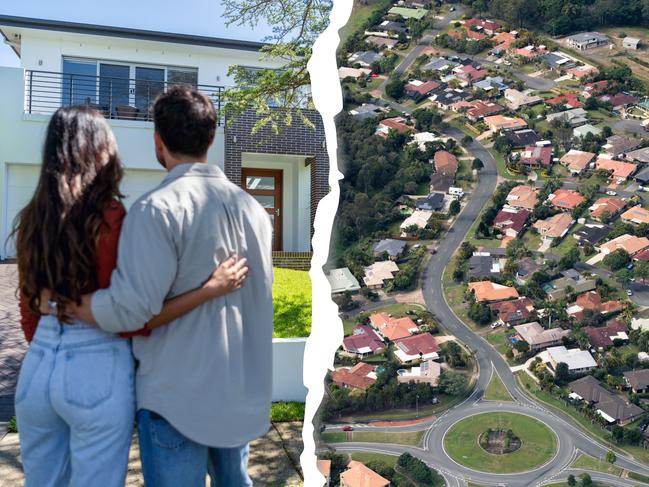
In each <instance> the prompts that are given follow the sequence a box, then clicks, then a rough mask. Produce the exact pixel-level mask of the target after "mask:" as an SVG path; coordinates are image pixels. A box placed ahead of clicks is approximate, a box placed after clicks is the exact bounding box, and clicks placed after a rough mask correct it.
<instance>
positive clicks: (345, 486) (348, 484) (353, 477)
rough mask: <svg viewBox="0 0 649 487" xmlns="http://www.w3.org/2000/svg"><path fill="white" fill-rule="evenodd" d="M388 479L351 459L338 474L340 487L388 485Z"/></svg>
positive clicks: (385, 486)
mask: <svg viewBox="0 0 649 487" xmlns="http://www.w3.org/2000/svg"><path fill="white" fill-rule="evenodd" d="M389 486H390V481H389V480H388V479H386V478H384V477H381V476H380V475H379V474H378V473H376V472H375V471H374V470H372V469H371V468H369V467H366V466H365V465H364V464H362V463H361V462H357V461H356V460H352V461H351V462H349V464H347V470H345V471H344V472H343V473H341V474H340V487H389Z"/></svg>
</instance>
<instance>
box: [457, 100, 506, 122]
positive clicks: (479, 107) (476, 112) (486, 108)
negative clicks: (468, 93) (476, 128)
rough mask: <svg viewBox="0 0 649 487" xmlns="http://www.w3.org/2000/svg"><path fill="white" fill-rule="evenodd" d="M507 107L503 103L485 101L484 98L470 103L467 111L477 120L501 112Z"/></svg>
mask: <svg viewBox="0 0 649 487" xmlns="http://www.w3.org/2000/svg"><path fill="white" fill-rule="evenodd" d="M504 109H505V107H503V106H502V105H499V104H498V103H493V102H484V101H482V100H477V101H474V102H471V103H469V107H468V110H467V111H466V113H467V115H468V116H469V117H472V118H474V119H476V120H480V119H481V118H484V117H486V116H489V115H494V114H496V113H500V112H502V111H503V110H504Z"/></svg>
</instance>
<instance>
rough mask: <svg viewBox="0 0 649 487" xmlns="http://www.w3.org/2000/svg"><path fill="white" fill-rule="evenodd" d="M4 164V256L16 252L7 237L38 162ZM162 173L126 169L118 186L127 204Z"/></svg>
mask: <svg viewBox="0 0 649 487" xmlns="http://www.w3.org/2000/svg"><path fill="white" fill-rule="evenodd" d="M7 168H8V170H7V181H6V191H5V192H4V195H5V209H6V213H5V215H6V217H7V218H5V221H4V228H3V229H2V244H1V245H0V250H1V252H0V256H1V257H3V258H7V257H14V256H15V249H14V245H13V242H11V241H7V237H8V236H9V233H10V232H11V227H12V225H13V221H14V219H15V218H16V215H17V214H18V212H19V211H20V210H21V209H22V208H23V207H24V206H25V205H26V204H27V203H28V202H29V200H30V199H31V197H32V194H33V193H34V189H36V184H37V183H38V176H39V174H40V166H31V165H22V164H9V165H8V166H7ZM165 174H166V173H165V172H164V171H146V170H139V169H128V170H127V171H126V174H125V177H124V179H123V180H122V188H121V190H122V193H123V194H124V196H125V199H124V204H125V205H126V207H127V208H128V207H130V206H131V203H132V202H133V201H135V200H136V199H137V198H138V197H139V196H141V195H142V194H143V193H145V192H146V191H149V190H150V189H152V188H154V187H155V186H156V185H157V184H158V183H159V182H160V181H161V180H162V178H164V176H165ZM5 242H6V245H5Z"/></svg>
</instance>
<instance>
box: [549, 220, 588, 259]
mask: <svg viewBox="0 0 649 487" xmlns="http://www.w3.org/2000/svg"><path fill="white" fill-rule="evenodd" d="M582 226H583V225H579V224H577V225H575V226H573V227H572V228H571V229H570V231H569V232H568V233H567V234H566V236H565V237H563V239H562V240H561V242H559V245H557V246H556V247H550V252H551V253H553V254H555V255H558V256H561V257H563V256H564V255H566V254H567V253H568V252H569V251H570V249H572V248H573V247H577V248H579V245H578V244H577V241H576V240H575V238H574V237H573V236H572V235H573V234H574V233H575V232H576V231H577V230H579V229H580V228H581V227H582Z"/></svg>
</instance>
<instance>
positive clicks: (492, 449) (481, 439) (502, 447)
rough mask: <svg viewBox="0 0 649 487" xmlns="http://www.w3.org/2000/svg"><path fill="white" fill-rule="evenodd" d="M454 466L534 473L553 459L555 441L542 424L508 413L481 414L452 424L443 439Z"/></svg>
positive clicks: (500, 471)
mask: <svg viewBox="0 0 649 487" xmlns="http://www.w3.org/2000/svg"><path fill="white" fill-rule="evenodd" d="M444 449H445V451H446V453H447V454H448V456H449V457H451V458H452V459H453V460H454V461H455V462H457V463H459V464H460V465H463V466H465V467H468V468H471V469H473V470H478V471H482V472H489V473H501V474H506V473H517V472H526V471H529V470H534V469H536V468H538V467H541V466H542V465H544V464H546V463H547V462H548V461H550V460H551V459H552V457H554V455H555V453H556V451H557V437H556V435H555V434H554V432H553V431H552V430H551V429H550V428H549V427H548V426H546V425H545V424H544V423H542V422H541V421H539V420H537V419H534V418H532V417H530V416H526V415H524V414H518V413H509V412H490V413H481V414H476V415H473V416H469V417H467V418H464V419H462V420H460V421H458V422H457V423H455V424H454V425H453V426H451V428H450V429H449V430H448V432H447V433H446V435H445V436H444Z"/></svg>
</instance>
